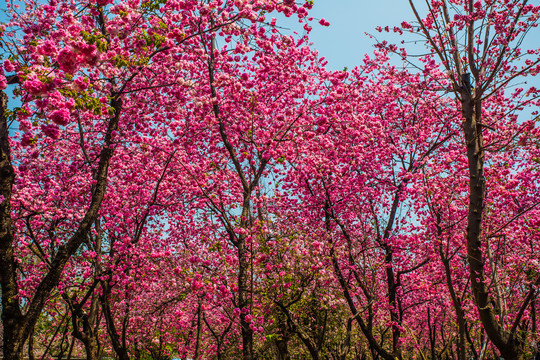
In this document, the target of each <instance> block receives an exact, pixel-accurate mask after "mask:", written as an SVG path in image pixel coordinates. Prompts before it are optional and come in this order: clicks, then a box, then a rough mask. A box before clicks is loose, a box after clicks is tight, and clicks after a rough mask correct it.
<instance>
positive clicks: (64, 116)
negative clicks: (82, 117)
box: [50, 109, 71, 126]
mask: <svg viewBox="0 0 540 360" xmlns="http://www.w3.org/2000/svg"><path fill="white" fill-rule="evenodd" d="M50 118H51V120H52V121H53V122H54V123H55V124H58V125H62V126H65V125H67V124H69V121H70V118H71V117H70V115H69V111H68V109H59V110H55V111H53V112H52V113H51V115H50Z"/></svg>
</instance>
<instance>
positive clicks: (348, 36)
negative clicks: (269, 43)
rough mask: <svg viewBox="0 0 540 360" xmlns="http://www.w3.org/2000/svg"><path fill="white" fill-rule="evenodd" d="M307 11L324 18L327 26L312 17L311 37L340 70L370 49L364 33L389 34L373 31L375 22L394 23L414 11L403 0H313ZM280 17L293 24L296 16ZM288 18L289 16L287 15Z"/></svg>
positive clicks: (349, 66) (280, 20) (351, 65)
mask: <svg viewBox="0 0 540 360" xmlns="http://www.w3.org/2000/svg"><path fill="white" fill-rule="evenodd" d="M314 1H315V5H314V6H313V9H312V10H311V12H310V15H311V16H313V17H314V18H316V19H320V18H324V19H326V20H327V21H329V22H330V26H329V27H324V26H321V25H319V23H318V22H317V21H313V24H312V26H313V30H312V32H311V34H310V39H311V41H312V42H313V47H314V48H316V49H317V50H319V54H320V55H321V56H324V57H325V58H326V59H327V60H328V67H329V68H331V69H334V70H341V69H343V68H344V67H345V66H346V67H348V68H349V69H351V68H353V67H354V66H355V65H357V64H359V63H360V62H361V60H362V58H363V57H364V54H366V53H372V52H373V49H374V48H373V44H374V39H370V38H369V37H368V36H366V35H365V33H366V32H367V33H370V34H373V35H378V39H379V40H384V39H385V37H384V36H383V35H386V39H388V34H386V33H385V34H380V33H377V32H376V31H375V27H376V26H383V27H384V26H386V25H388V26H391V27H392V26H395V25H399V24H400V23H401V22H402V21H404V20H407V21H411V20H412V19H413V18H414V14H413V12H412V10H411V9H410V7H409V2H408V1H406V0H373V1H367V0H314ZM282 20H283V19H279V21H278V25H279V24H284V25H285V26H288V27H291V28H294V27H297V28H298V25H297V23H296V19H295V18H291V20H289V21H285V22H284V21H282ZM287 20H288V19H287Z"/></svg>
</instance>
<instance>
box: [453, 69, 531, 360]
mask: <svg viewBox="0 0 540 360" xmlns="http://www.w3.org/2000/svg"><path fill="white" fill-rule="evenodd" d="M468 79H469V75H468V74H465V75H463V77H462V85H463V86H462V91H461V96H462V99H461V106H462V116H463V133H464V138H465V144H466V147H467V160H468V164H469V191H470V193H469V212H468V216H467V258H468V262H469V272H470V277H471V289H472V293H473V295H474V299H475V302H476V307H477V309H478V313H479V315H480V320H481V321H482V325H483V326H484V329H485V330H486V333H487V335H488V337H489V339H490V340H491V341H492V342H493V344H494V345H495V346H496V347H497V349H499V351H500V352H501V356H502V357H503V358H504V359H506V360H518V359H522V358H523V344H522V342H521V341H520V340H519V339H517V338H515V337H514V336H513V334H508V333H507V332H505V331H504V329H503V328H502V327H501V326H500V325H499V324H498V322H497V319H496V317H495V312H494V309H493V307H492V301H491V298H490V296H489V289H488V286H487V284H486V276H485V272H484V265H485V259H484V254H483V251H482V242H481V237H480V236H481V231H482V213H483V210H484V197H485V192H486V180H485V178H484V156H485V151H484V139H483V135H482V122H481V101H480V100H479V99H474V98H473V94H472V92H471V85H470V81H469V80H468Z"/></svg>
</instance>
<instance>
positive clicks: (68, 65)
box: [56, 48, 79, 74]
mask: <svg viewBox="0 0 540 360" xmlns="http://www.w3.org/2000/svg"><path fill="white" fill-rule="evenodd" d="M56 62H58V65H59V66H60V69H61V70H62V71H65V72H67V73H69V74H73V73H74V72H75V71H77V68H78V66H79V60H78V59H77V54H75V53H74V52H73V51H71V50H69V49H67V48H64V49H62V50H61V51H60V53H59V54H58V56H57V57H56Z"/></svg>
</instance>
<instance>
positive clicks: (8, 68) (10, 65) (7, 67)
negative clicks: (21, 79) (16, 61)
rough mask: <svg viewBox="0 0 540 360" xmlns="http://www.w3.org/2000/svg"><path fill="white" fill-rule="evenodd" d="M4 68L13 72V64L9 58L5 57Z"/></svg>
mask: <svg viewBox="0 0 540 360" xmlns="http://www.w3.org/2000/svg"><path fill="white" fill-rule="evenodd" d="M4 69H5V70H6V71H7V72H13V71H15V66H13V64H12V63H11V61H9V59H6V60H4Z"/></svg>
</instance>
